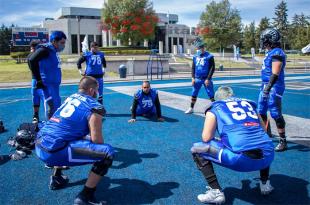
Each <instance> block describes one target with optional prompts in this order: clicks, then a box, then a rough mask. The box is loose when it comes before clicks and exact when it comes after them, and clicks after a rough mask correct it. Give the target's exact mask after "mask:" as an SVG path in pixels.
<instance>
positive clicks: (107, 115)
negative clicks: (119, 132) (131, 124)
mask: <svg viewBox="0 0 310 205" xmlns="http://www.w3.org/2000/svg"><path fill="white" fill-rule="evenodd" d="M105 116H106V117H128V118H130V117H131V114H130V113H129V114H128V113H126V114H124V113H118V114H116V113H114V114H113V113H107V114H106V115H105Z"/></svg>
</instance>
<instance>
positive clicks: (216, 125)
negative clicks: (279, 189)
mask: <svg viewBox="0 0 310 205" xmlns="http://www.w3.org/2000/svg"><path fill="white" fill-rule="evenodd" d="M215 100H216V101H215V102H214V103H213V104H212V105H211V107H210V108H208V109H207V110H206V118H205V123H204V128H203V132H202V142H200V143H195V144H194V145H193V147H192V148H191V152H192V154H193V158H194V161H195V163H196V165H197V167H198V169H199V170H200V171H201V172H202V174H203V175H204V177H205V179H206V180H207V182H208V184H209V187H208V190H207V191H206V193H205V194H200V195H198V200H199V201H200V202H203V203H217V204H221V203H224V202H225V196H224V193H223V192H222V189H221V187H220V185H219V183H218V181H217V178H216V175H215V173H214V170H213V165H212V162H213V163H216V164H218V165H220V166H224V167H226V168H229V169H232V170H235V171H239V172H250V171H256V170H260V179H261V181H260V191H261V194H263V195H266V194H269V193H270V192H271V191H272V190H273V187H272V186H271V185H270V181H269V166H270V164H271V162H272V161H273V158H274V147H273V144H272V141H271V140H270V138H269V136H268V135H267V133H266V132H265V130H264V129H263V126H262V125H261V122H260V119H259V117H258V115H257V113H256V111H255V109H256V104H255V103H254V102H252V101H249V100H246V99H240V98H235V97H233V91H232V89H231V88H230V87H219V89H218V90H217V91H216V93H215ZM216 129H217V130H218V132H219V136H220V139H214V135H215V130H216Z"/></svg>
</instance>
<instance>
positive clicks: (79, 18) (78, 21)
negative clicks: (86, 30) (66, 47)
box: [76, 16, 81, 55]
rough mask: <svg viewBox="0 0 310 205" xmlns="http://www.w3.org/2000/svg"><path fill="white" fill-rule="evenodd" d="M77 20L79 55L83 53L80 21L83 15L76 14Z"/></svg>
mask: <svg viewBox="0 0 310 205" xmlns="http://www.w3.org/2000/svg"><path fill="white" fill-rule="evenodd" d="M76 20H77V23H78V25H77V27H78V32H77V33H78V34H77V41H78V45H77V47H78V55H80V53H81V39H80V21H81V17H80V16H76Z"/></svg>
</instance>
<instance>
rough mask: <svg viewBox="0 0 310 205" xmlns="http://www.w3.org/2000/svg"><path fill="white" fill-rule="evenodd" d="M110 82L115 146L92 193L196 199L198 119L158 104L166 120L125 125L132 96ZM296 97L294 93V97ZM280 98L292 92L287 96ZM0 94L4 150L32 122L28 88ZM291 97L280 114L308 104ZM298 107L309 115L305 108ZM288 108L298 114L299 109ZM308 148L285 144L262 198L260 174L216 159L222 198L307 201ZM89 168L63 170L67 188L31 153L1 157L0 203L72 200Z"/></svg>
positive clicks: (111, 199)
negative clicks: (52, 185)
mask: <svg viewBox="0 0 310 205" xmlns="http://www.w3.org/2000/svg"><path fill="white" fill-rule="evenodd" d="M187 81H188V80H187ZM170 82H171V81H161V83H170ZM139 83H140V82H138V83H137V84H139ZM157 83H159V82H157ZM117 85H119V86H121V85H123V84H122V83H117ZM124 85H128V83H124ZM109 86H115V85H114V84H106V88H105V90H104V93H105V95H104V103H105V107H106V109H107V112H108V115H107V117H106V118H105V120H104V122H103V130H104V140H105V142H106V143H109V144H111V145H112V146H113V147H115V149H116V151H117V154H116V158H115V161H114V163H113V166H112V168H111V169H110V170H109V172H108V174H107V175H106V176H105V177H104V178H103V179H102V181H101V182H100V183H99V185H98V188H97V193H96V196H97V198H99V199H101V200H106V201H107V202H108V204H200V203H199V202H198V201H197V199H196V196H197V195H198V194H200V193H203V192H204V191H205V188H204V187H205V186H206V182H205V180H204V178H203V176H202V175H201V173H200V172H199V171H198V170H197V168H196V166H195V164H194V162H193V160H192V157H191V153H190V151H189V150H190V147H191V145H192V144H193V143H194V142H197V141H199V140H200V137H201V131H202V126H203V118H202V117H199V116H196V115H184V113H183V112H182V111H179V110H176V109H173V108H169V107H166V106H163V107H162V113H163V116H164V117H165V118H166V121H165V122H163V123H160V122H155V121H154V120H152V119H147V118H143V117H138V121H137V122H136V123H134V124H129V123H127V120H128V119H130V112H129V107H130V105H131V103H132V97H130V96H127V95H123V94H120V93H117V92H114V91H112V90H110V89H109ZM238 86H239V85H233V88H238V89H235V91H236V93H237V95H239V94H240V95H241V97H248V98H253V100H255V101H256V95H257V91H256V90H254V89H253V90H251V89H245V88H244V86H240V87H238ZM76 89H77V86H74V85H73V86H62V87H61V95H62V96H64V97H65V96H68V95H70V94H71V93H74V92H75V91H76ZM163 90H165V91H168V92H174V93H179V94H184V95H190V91H191V89H190V88H187V87H185V88H179V89H163ZM203 93H205V92H204V91H203V90H201V95H200V96H203V97H206V96H204V95H205V94H203ZM295 97H297V95H296V96H293V97H292V98H295ZM285 98H288V99H289V98H290V96H289V95H288V94H286V96H285ZM0 99H1V100H0V110H1V112H0V118H1V120H3V121H4V123H5V127H6V128H7V130H8V131H7V132H5V133H2V134H0V144H1V147H0V155H8V154H9V153H10V147H9V146H8V145H6V144H5V143H6V140H7V138H8V137H10V136H12V135H14V134H15V131H16V128H17V127H18V125H19V124H20V123H21V122H27V121H30V119H31V117H32V109H31V99H30V90H29V88H24V89H5V90H0ZM301 100H303V96H302V95H301ZM294 102H295V101H294ZM292 103H293V101H285V103H284V112H285V113H288V114H290V111H285V110H289V109H288V108H290V109H292V106H297V107H299V109H301V110H302V109H306V108H307V107H305V106H302V103H300V104H298V102H295V103H296V104H292ZM286 104H287V105H286ZM285 106H287V107H285ZM286 108H287V109H286ZM301 113H308V114H309V111H307V110H303V112H301ZM292 114H293V115H295V116H298V113H297V114H296V113H292ZM305 117H306V116H305ZM275 143H276V140H275ZM309 151H310V148H308V147H305V146H302V145H298V144H294V143H289V150H288V151H286V152H283V153H276V155H275V160H274V162H273V164H272V166H271V171H270V175H271V176H270V179H271V183H272V185H273V186H274V187H275V190H274V192H273V193H272V194H271V195H270V196H265V197H264V196H261V195H260V193H259V189H258V183H259V181H258V177H259V173H258V172H250V173H239V172H235V171H232V170H228V169H226V168H223V167H220V166H217V165H215V171H216V173H217V176H218V179H219V182H220V184H221V186H222V188H223V189H224V192H225V195H226V204H238V205H239V204H241V205H244V204H309V203H310V199H309V194H310V188H309V180H310V172H309V170H310V152H309ZM90 168H91V165H86V166H81V167H72V168H71V169H70V170H67V171H65V172H64V173H65V174H66V175H68V176H69V178H70V183H69V186H68V187H66V188H65V189H61V190H57V191H50V190H49V189H48V182H49V176H50V174H51V170H49V169H46V168H44V164H43V163H42V162H41V161H40V160H38V159H37V157H36V156H35V155H34V154H32V155H30V156H29V157H28V158H26V159H24V160H21V161H5V160H4V161H2V162H1V163H0V190H1V191H0V204H1V205H2V204H7V205H15V204H44V205H49V204H51V205H54V204H61V205H62V204H72V202H73V199H74V197H75V196H76V194H77V193H78V192H79V191H80V190H81V189H82V188H83V184H84V183H85V181H86V178H87V174H88V171H89V170H90Z"/></svg>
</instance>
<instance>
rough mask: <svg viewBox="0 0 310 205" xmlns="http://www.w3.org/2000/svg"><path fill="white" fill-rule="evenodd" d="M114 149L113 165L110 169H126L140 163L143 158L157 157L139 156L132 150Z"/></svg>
mask: <svg viewBox="0 0 310 205" xmlns="http://www.w3.org/2000/svg"><path fill="white" fill-rule="evenodd" d="M114 149H115V151H116V152H115V158H114V160H113V165H112V166H111V168H112V169H123V168H127V167H129V166H131V165H133V164H139V163H141V162H142V159H143V158H156V157H158V156H159V155H158V154H156V153H143V154H140V153H139V152H138V151H137V150H133V149H122V148H117V147H116V148H114ZM116 164H117V165H116Z"/></svg>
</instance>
